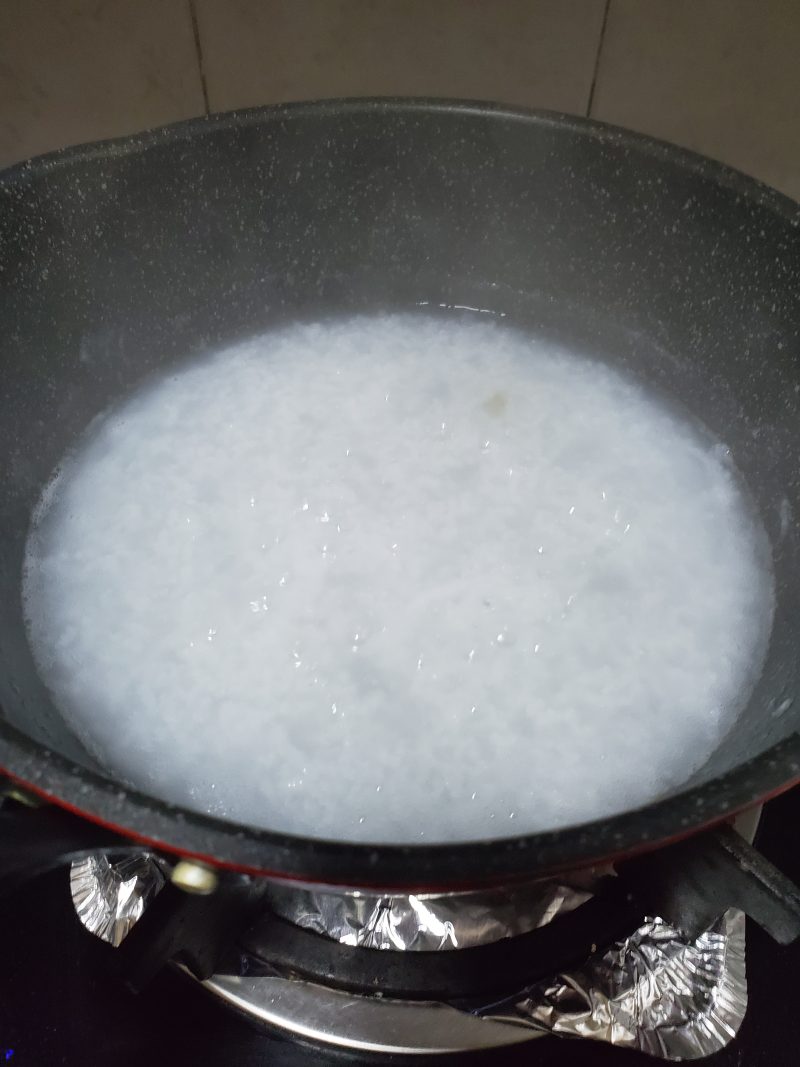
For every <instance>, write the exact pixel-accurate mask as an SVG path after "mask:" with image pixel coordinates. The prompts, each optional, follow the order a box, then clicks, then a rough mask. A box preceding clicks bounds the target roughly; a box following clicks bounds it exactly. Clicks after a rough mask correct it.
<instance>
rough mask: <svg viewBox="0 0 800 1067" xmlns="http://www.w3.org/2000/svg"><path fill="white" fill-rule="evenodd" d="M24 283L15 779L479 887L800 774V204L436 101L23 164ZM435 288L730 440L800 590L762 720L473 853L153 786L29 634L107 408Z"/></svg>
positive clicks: (653, 835)
mask: <svg viewBox="0 0 800 1067" xmlns="http://www.w3.org/2000/svg"><path fill="white" fill-rule="evenodd" d="M0 290H1V291H2V302H1V303H0V338H1V339H2V340H0V361H2V362H1V365H2V398H1V399H0V452H1V453H2V455H3V456H4V458H5V462H4V468H5V469H4V476H3V480H2V487H1V488H0V768H2V769H3V770H4V772H5V774H6V776H7V778H8V780H9V781H11V782H13V783H15V784H16V785H17V786H23V787H24V788H25V789H27V790H28V793H29V795H30V794H33V795H38V796H39V797H42V798H46V799H47V800H49V801H52V802H53V803H54V804H55V805H57V806H60V807H62V808H66V809H69V810H70V811H72V812H73V813H78V814H79V815H80V816H82V817H83V818H85V819H86V820H89V821H90V822H91V823H93V824H95V825H99V826H101V827H105V828H107V830H108V831H109V832H110V835H111V837H112V838H113V839H114V840H115V841H120V840H123V841H127V842H136V843H139V844H141V843H146V844H147V845H148V846H151V847H155V848H157V849H159V850H160V851H161V852H163V853H166V854H170V853H171V854H177V855H184V856H192V857H199V858H202V859H203V860H205V861H206V862H207V863H209V864H211V865H214V866H217V867H228V868H233V869H234V870H237V871H243V872H249V873H255V874H266V875H269V876H271V877H273V878H281V879H293V880H298V881H302V882H305V883H309V882H324V883H327V884H330V885H340V886H351V887H352V886H356V887H357V886H379V887H380V886H384V887H387V886H391V887H396V888H405V889H408V890H411V889H419V888H425V889H428V890H432V889H440V890H454V889H460V888H466V887H474V886H481V885H486V884H500V883H508V882H510V881H514V880H516V879H521V878H525V879H530V878H534V877H539V876H543V877H544V876H546V875H552V874H553V873H554V872H556V871H558V870H563V869H570V870H574V869H576V868H580V867H583V866H587V865H592V864H596V863H598V862H600V861H604V860H607V859H609V858H611V857H615V856H620V855H630V854H631V853H634V852H637V851H640V850H643V849H652V848H654V847H656V846H660V845H663V844H665V843H666V842H668V841H673V840H675V839H677V838H680V837H684V836H687V835H691V834H694V833H696V832H698V831H699V830H701V829H703V828H707V827H709V826H711V825H713V824H715V823H719V822H721V821H724V820H726V819H729V818H730V817H731V816H732V815H733V814H734V813H735V812H737V811H740V810H742V809H745V808H747V807H749V806H751V805H754V804H756V803H758V802H760V801H762V800H764V799H765V798H767V797H769V796H771V795H774V794H775V793H778V792H780V791H781V790H784V789H787V788H789V787H790V786H791V785H792V784H794V782H795V781H797V780H798V778H799V777H800V737H798V734H797V727H798V722H799V721H800V701H798V700H797V694H798V656H797V647H798V619H800V568H799V567H798V525H797V519H796V516H797V515H798V513H800V208H798V205H797V204H795V203H794V202H792V201H790V200H788V199H787V198H786V197H783V196H781V195H780V194H778V193H777V192H774V191H772V190H770V189H768V188H766V187H765V186H763V185H760V184H759V183H758V182H756V181H754V180H752V179H750V178H747V177H745V176H744V175H742V174H739V173H737V172H735V171H733V170H730V169H729V168H727V167H725V166H722V165H721V164H718V163H714V162H712V161H710V160H707V159H703V158H701V157H700V156H697V155H694V154H692V153H690V152H686V151H683V150H681V149H678V148H675V147H673V146H670V145H666V144H662V143H660V142H657V141H654V140H652V139H649V138H646V137H641V136H638V135H635V134H633V133H629V132H626V131H622V130H619V129H615V128H613V127H609V126H605V125H602V124H599V123H596V122H591V121H587V120H584V119H578V118H572V117H568V116H562V115H554V114H547V113H536V112H525V111H520V110H512V109H508V108H504V107H499V106H493V105H488V104H471V103H454V102H446V101H425V100H350V101H324V102H320V103H312V104H293V105H282V106H278V107H272V108H264V109H257V110H253V111H244V112H238V113H233V114H229V115H219V116H213V117H211V118H207V119H205V118H204V119H200V120H196V121H191V122H186V123H180V124H178V125H175V126H171V127H168V128H166V129H163V130H157V131H154V132H152V133H147V134H144V135H141V136H134V137H129V138H124V139H122V140H118V141H111V142H107V143H104V144H100V145H94V146H88V147H80V148H75V149H68V150H65V151H61V152H57V153H55V154H52V155H50V156H46V157H43V158H40V159H37V160H33V161H32V162H29V163H24V164H21V165H19V166H16V167H13V168H11V169H10V170H8V171H6V172H4V173H3V174H1V175H0ZM425 303H434V304H441V305H452V306H456V307H462V308H475V309H488V310H491V311H493V312H495V313H505V314H506V315H507V316H508V318H509V320H510V321H514V322H515V323H516V324H521V325H523V326H524V327H527V328H530V329H532V330H535V331H537V332H539V333H542V334H546V335H548V336H552V337H553V338H554V339H556V340H558V341H560V342H562V343H565V344H568V345H573V346H575V347H578V348H585V349H587V350H590V351H592V352H594V353H596V354H597V355H599V356H601V357H603V358H606V359H608V360H609V361H610V362H614V363H616V364H618V365H620V366H622V367H624V368H625V369H626V370H628V371H630V372H633V373H635V374H636V375H637V376H638V377H639V378H640V379H642V380H643V381H645V382H646V383H648V384H649V385H651V386H652V387H653V388H654V389H656V390H658V391H661V392H663V393H665V394H667V395H669V396H672V397H674V398H675V399H676V400H678V401H679V402H680V403H681V404H682V405H684V406H685V407H686V408H688V410H689V411H690V412H691V413H693V414H694V415H696V416H697V417H698V418H699V419H700V420H701V421H702V422H703V423H704V424H705V425H706V426H707V427H708V428H709V430H710V431H711V432H712V433H714V434H716V435H718V436H719V437H720V438H721V439H723V440H724V441H725V442H726V444H727V445H728V446H729V447H730V449H731V451H732V454H733V458H734V461H735V463H736V465H737V467H738V469H739V470H740V472H741V474H742V477H743V479H744V481H745V483H746V484H747V486H748V488H749V491H750V493H751V494H752V497H753V500H754V501H755V504H756V506H757V508H758V510H759V513H760V517H761V520H762V523H763V526H764V528H765V530H766V531H767V534H768V536H769V539H770V543H771V547H772V558H773V567H774V575H775V587H776V608H775V621H774V627H773V631H772V635H771V639H770V644H769V649H768V652H767V655H766V659H765V662H764V666H763V670H762V672H761V675H760V678H759V680H758V682H757V684H756V686H755V689H754V691H753V693H752V696H751V698H750V700H749V702H748V703H747V706H746V708H745V709H744V710H743V711H742V713H741V715H740V717H739V719H738V721H737V722H736V724H735V727H734V728H733V729H732V730H731V731H730V733H729V735H728V736H726V738H725V740H724V741H723V743H722V744H721V745H720V747H719V748H718V750H717V751H716V752H715V753H714V754H713V756H712V757H711V759H710V760H709V761H708V763H707V764H706V765H705V766H704V767H703V768H702V769H701V770H700V771H699V772H698V773H697V774H696V775H695V777H694V778H693V779H692V780H691V781H690V782H689V783H687V784H686V786H685V787H683V788H682V789H681V790H680V791H679V792H677V793H675V794H674V795H670V796H667V797H664V798H662V799H660V800H658V801H656V802H655V803H652V804H649V805H647V806H646V807H643V808H641V809H639V810H635V811H627V812H624V813H623V814H620V815H617V816H614V817H613V818H608V819H604V820H602V821H599V822H593V823H587V824H584V825H579V826H572V827H567V828H565V829H560V830H557V831H553V832H550V833H539V834H533V835H527V836H522V837H504V838H502V839H498V840H492V841H479V842H474V843H467V844H457V845H409V846H405V845H402V846H401V845H384V844H382V843H380V842H375V843H373V844H343V843H341V842H336V841H323V840H315V839H310V838H299V837H292V836H289V835H286V834H281V833H273V832H269V831H264V830H258V829H254V828H252V827H249V826H244V825H235V824H233V823H231V822H226V821H223V820H220V819H217V818H212V817H210V816H204V815H198V814H196V813H192V812H190V811H186V810H182V809H180V808H178V807H175V806H172V805H169V804H165V803H163V802H161V801H159V800H158V799H156V798H154V797H151V796H146V795H144V794H142V793H138V792H136V791H134V790H131V789H129V788H127V787H126V786H125V785H123V784H122V783H120V782H119V781H117V780H115V779H114V778H113V776H111V775H109V774H108V773H106V772H105V771H104V769H103V768H102V767H100V766H98V765H97V764H96V763H95V762H94V761H93V760H92V758H91V757H90V756H89V754H88V753H87V752H86V751H85V750H84V749H83V748H82V746H81V745H80V744H79V742H78V741H77V739H76V738H75V736H74V735H73V734H72V732H71V731H70V729H69V727H68V726H67V725H66V723H65V722H64V721H63V719H62V717H61V714H60V713H59V710H58V708H57V707H56V706H55V704H54V703H53V701H52V699H51V697H50V695H49V694H48V692H47V690H46V689H45V687H44V684H43V682H42V680H41V679H40V677H39V675H38V673H37V670H36V668H35V665H34V662H33V659H32V656H31V652H30V649H29V647H28V642H27V637H26V630H25V625H24V619H23V610H22V603H21V598H20V587H21V573H22V563H23V556H24V548H25V542H26V537H27V534H28V530H29V526H30V522H31V515H32V512H33V509H34V508H35V506H36V503H37V501H38V499H39V496H40V494H41V492H42V488H43V486H44V485H45V484H46V483H47V481H48V480H49V478H50V476H51V473H52V471H53V469H54V467H55V466H56V465H57V464H58V462H59V461H60V459H61V457H62V456H63V454H64V453H65V452H66V451H67V450H68V449H69V448H70V446H71V445H73V444H74V442H75V441H76V440H77V438H78V436H79V435H80V434H81V433H82V431H83V430H84V429H85V427H86V426H87V425H88V423H89V422H90V421H91V420H92V419H93V418H94V417H95V416H96V415H97V414H98V413H100V412H102V411H104V410H105V409H106V408H108V407H109V405H112V404H115V403H118V402H119V401H120V400H122V399H123V398H124V397H125V396H127V395H128V394H129V393H130V392H132V391H133V390H135V389H136V388H137V386H138V385H140V384H141V383H142V382H143V380H144V379H145V378H147V377H148V376H149V375H152V374H153V373H155V372H158V371H163V370H164V368H166V367H169V366H170V365H172V364H178V363H180V362H182V361H184V360H186V359H187V358H189V357H191V356H192V355H193V354H197V353H200V352H202V351H204V350H206V349H208V348H209V347H213V346H215V345H222V344H229V343H232V342H234V341H235V340H237V339H239V338H242V337H244V336H246V335H248V334H252V333H255V332H257V331H260V330H264V329H267V328H270V327H273V326H276V325H278V324H281V323H285V322H288V321H291V320H293V319H296V318H298V317H309V316H318V315H321V314H326V313H328V312H331V311H346V312H356V311H369V310H377V309H381V310H386V309H401V308H410V307H413V306H415V305H419V304H425ZM135 710H136V709H135V708H132V709H131V714H135ZM564 787H565V788H569V783H568V782H565V783H564ZM98 834H99V837H98V840H102V838H103V833H102V832H101V831H98Z"/></svg>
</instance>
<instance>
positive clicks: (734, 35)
mask: <svg viewBox="0 0 800 1067" xmlns="http://www.w3.org/2000/svg"><path fill="white" fill-rule="evenodd" d="M592 114H593V115H594V116H595V117H596V118H601V119H605V120H606V121H608V122H614V123H618V124H619V125H621V126H629V127H631V128H632V129H636V130H640V131H642V132H644V133H650V134H654V135H655V136H657V137H663V138H664V139H666V140H669V141H675V142H676V143H678V144H681V145H685V146H686V147H687V148H693V149H695V150H696V151H698V152H703V153H705V154H706V155H709V156H713V157H715V158H717V159H721V160H724V161H725V162H726V163H730V164H731V165H733V166H735V167H738V168H739V169H740V170H744V171H746V172H747V173H749V174H753V175H754V176H755V177H757V178H760V179H761V180H762V181H765V182H767V183H769V184H770V185H774V186H775V187H776V188H778V189H781V190H782V191H783V192H786V193H788V194H789V195H790V196H794V197H795V198H797V199H800V2H798V0H611V6H610V9H609V16H608V23H607V26H606V32H605V37H604V41H603V48H602V51H601V54H600V64H599V68H598V76H597V86H596V90H595V96H594V106H593V109H592Z"/></svg>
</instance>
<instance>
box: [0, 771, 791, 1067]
mask: <svg viewBox="0 0 800 1067" xmlns="http://www.w3.org/2000/svg"><path fill="white" fill-rule="evenodd" d="M798 826H800V789H797V790H794V791H793V792H792V793H789V794H787V795H785V796H783V797H779V798H777V799H776V800H774V801H772V802H771V803H770V804H769V805H768V806H767V807H766V809H765V811H764V816H763V819H762V825H761V829H760V831H759V836H758V839H757V844H758V846H759V848H760V849H761V851H762V852H763V853H764V854H765V855H766V856H767V857H768V858H769V859H771V860H772V861H773V863H775V864H776V865H777V866H779V867H780V868H781V869H782V870H783V871H784V872H785V873H786V874H787V875H788V876H789V877H790V878H792V879H794V880H795V881H798V882H800V839H799V838H798V832H797V828H798ZM747 940H748V943H747V970H748V986H749V1008H748V1013H747V1017H746V1019H745V1021H744V1024H743V1026H742V1029H741V1031H740V1033H739V1036H738V1038H737V1039H736V1040H735V1041H734V1042H733V1043H732V1044H731V1045H729V1046H728V1048H727V1049H725V1050H724V1051H723V1052H721V1053H718V1054H717V1055H716V1056H713V1057H710V1058H708V1059H707V1060H705V1061H700V1062H703V1063H706V1064H708V1065H709V1067H734V1065H735V1067H760V1065H762V1064H763V1065H764V1067H795V1065H796V1064H797V1063H798V1062H799V1061H800V1009H799V1008H798V997H797V993H796V989H797V984H798V981H799V980H800V942H798V943H797V944H795V945H792V946H790V947H788V948H783V947H781V946H780V945H777V944H775V943H774V942H773V941H771V940H770V939H769V938H768V937H766V935H764V934H763V933H762V932H761V931H760V930H759V929H758V928H757V927H755V926H754V925H753V924H752V923H750V922H749V921H748V930H747ZM112 951H113V950H111V949H109V948H108V946H106V945H104V944H103V943H102V942H100V941H98V940H96V939H95V938H93V937H91V936H90V935H88V934H87V933H86V931H85V930H84V929H83V928H82V927H81V925H80V923H79V922H78V919H77V917H76V916H75V913H74V910H73V907H72V903H71V900H70V895H69V889H68V878H67V872H66V871H59V872H56V873H54V874H50V875H47V876H45V877H43V878H40V879H38V880H37V881H35V882H33V883H32V884H30V885H29V886H27V887H26V888H25V889H23V890H22V891H20V892H19V893H17V894H16V896H14V897H12V898H9V899H8V900H6V901H4V902H3V906H2V912H0V954H1V956H0V960H1V961H2V966H0V1064H5V1063H9V1064H11V1065H12V1067H23V1065H26V1067H27V1065H36V1067H40V1065H41V1067H51V1065H53V1067H55V1065H57V1064H64V1065H68V1067H73V1065H74V1067H78V1065H80V1067H100V1065H102V1067H130V1065H133V1064H137V1065H142V1064H150V1063H153V1064H161V1063H170V1064H174V1065H176V1067H182V1065H183V1064H186V1065H191V1067H256V1065H258V1067H265V1065H268V1067H289V1065H291V1067H309V1065H328V1064H360V1063H369V1064H378V1065H380V1064H384V1065H388V1064H392V1065H395V1064H398V1063H400V1062H402V1063H409V1064H416V1065H417V1067H422V1065H424V1064H427V1063H433V1062H435V1063H436V1064H437V1065H438V1064H449V1063H464V1064H475V1065H478V1064H488V1063H492V1064H493V1065H497V1064H498V1063H502V1064H506V1063H507V1064H509V1065H512V1067H513V1065H516V1064H519V1065H522V1064H525V1065H530V1067H562V1065H563V1067H567V1065H568V1067H596V1065H597V1067H600V1065H614V1064H620V1065H622V1067H625V1065H627V1067H645V1065H649V1067H654V1065H655V1064H656V1063H657V1062H659V1061H656V1060H652V1059H650V1058H648V1057H644V1056H640V1055H638V1054H636V1053H631V1052H627V1051H623V1050H616V1049H612V1048H610V1047H607V1046H604V1045H595V1044H591V1043H589V1042H583V1041H572V1042H566V1041H564V1040H559V1039H557V1038H551V1037H546V1038H541V1039H538V1040H536V1041H535V1042H533V1043H530V1044H527V1045H524V1046H521V1047H518V1048H516V1049H515V1050H514V1051H509V1052H507V1053H505V1052H504V1053H498V1052H496V1051H495V1052H493V1053H490V1054H489V1055H488V1056H487V1055H485V1054H476V1055H469V1056H464V1055H461V1056H458V1057H439V1058H437V1059H436V1060H435V1061H433V1060H431V1059H427V1058H425V1057H418V1056H415V1057H402V1058H400V1057H396V1056H391V1057H388V1056H383V1057H374V1056H372V1057H363V1056H361V1057H358V1056H353V1055H352V1054H349V1053H340V1052H336V1051H332V1050H330V1049H324V1050H322V1049H318V1048H312V1047H310V1046H304V1045H300V1044H298V1043H297V1042H292V1041H289V1040H286V1039H285V1038H283V1037H281V1036H278V1035H277V1034H266V1033H264V1032H263V1031H258V1030H256V1029H254V1028H253V1027H252V1026H251V1024H250V1023H249V1022H247V1021H245V1020H243V1019H241V1018H239V1017H237V1016H235V1015H233V1014H231V1013H230V1012H229V1011H227V1010H226V1009H224V1008H223V1007H222V1006H221V1005H219V1004H217V1003H216V1002H215V1001H214V1000H213V999H212V998H211V997H210V996H209V995H207V994H204V993H203V992H202V991H201V990H198V989H197V987H196V985H195V984H194V983H193V982H192V981H191V980H190V979H188V978H184V977H183V976H182V975H180V974H179V973H177V972H174V971H171V970H165V971H164V972H162V974H161V975H160V976H159V977H158V978H156V979H155V980H154V981H153V983H152V984H151V985H150V986H149V987H148V988H147V989H146V990H145V992H143V993H141V994H139V995H138V996H136V995H134V994H132V993H129V992H128V991H127V990H126V989H125V988H123V987H122V986H121V985H119V984H118V983H117V982H116V981H115V980H114V979H113V978H111V977H110V975H109V972H108V962H109V955H108V954H109V953H110V952H112Z"/></svg>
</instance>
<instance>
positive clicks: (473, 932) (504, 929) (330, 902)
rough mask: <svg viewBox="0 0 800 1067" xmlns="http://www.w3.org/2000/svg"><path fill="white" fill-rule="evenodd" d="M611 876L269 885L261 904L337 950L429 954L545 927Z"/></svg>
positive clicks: (602, 871)
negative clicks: (486, 883) (333, 886)
mask: <svg viewBox="0 0 800 1067" xmlns="http://www.w3.org/2000/svg"><path fill="white" fill-rule="evenodd" d="M610 873H611V869H610V868H608V867H606V868H599V867H598V868H594V869H591V870H588V871H581V872H576V873H575V874H574V876H571V877H570V878H569V879H563V880H560V881H540V882H534V883H531V884H529V885H524V886H515V887H513V888H506V889H492V890H481V891H480V892H472V893H420V894H416V895H415V894H408V895H406V894H395V895H385V894H384V895H379V894H373V893H364V892H356V891H350V892H349V893H342V892H341V891H333V890H327V889H297V888H295V887H293V886H283V885H278V884H277V883H276V884H274V885H273V886H271V887H270V890H269V892H268V899H269V903H270V906H271V907H272V909H273V911H275V912H277V914H278V915H280V916H282V917H283V918H284V919H288V920H289V922H293V923H295V924H296V925H297V926H302V927H305V928H306V929H308V930H314V931H315V932H316V933H318V934H322V935H324V936H325V937H330V938H331V939H333V940H334V941H339V942H340V943H341V944H343V945H356V946H362V947H364V948H380V949H393V950H395V951H405V952H409V951H417V952H433V951H438V950H440V949H456V948H473V947H474V946H476V945H484V944H487V943H488V942H491V941H500V940H501V939H502V938H504V937H515V936H516V935H517V934H524V933H528V931H530V930H536V929H538V928H539V927H540V926H546V925H547V923H549V922H551V921H552V920H553V919H554V918H555V917H556V916H557V915H561V914H563V913H565V912H568V911H572V910H573V909H574V908H577V907H578V906H579V905H581V904H583V903H584V902H585V901H587V900H588V899H589V898H590V897H591V896H592V891H593V889H594V887H595V886H596V885H597V883H598V881H599V880H600V878H602V877H603V876H607V875H609V874H610Z"/></svg>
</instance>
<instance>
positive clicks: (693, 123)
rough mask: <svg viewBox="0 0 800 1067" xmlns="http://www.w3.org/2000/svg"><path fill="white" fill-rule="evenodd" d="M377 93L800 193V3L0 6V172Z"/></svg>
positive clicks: (286, 0)
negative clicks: (697, 162) (598, 135)
mask: <svg viewBox="0 0 800 1067" xmlns="http://www.w3.org/2000/svg"><path fill="white" fill-rule="evenodd" d="M384 94H413V95H434V96H436V95H438V96H457V97H472V98H482V99H494V100H501V101H506V102H509V103H516V104H524V105H527V106H531V107H547V108H555V109H558V110H563V111H571V112H576V113H579V114H587V113H591V114H592V115H593V116H594V117H596V118H601V119H605V120H607V121H609V122H615V123H619V124H621V125H625V126H630V127H633V128H635V129H638V130H643V131H645V132H648V133H653V134H656V135H657V136H659V137H664V138H666V139H668V140H673V141H676V142H678V143H680V144H684V145H687V146H689V147H691V148H695V149H697V150H699V151H702V152H706V153H707V154H709V155H712V156H716V157H718V158H720V159H724V160H725V161H727V162H729V163H732V164H734V165H735V166H738V167H740V168H741V169H743V170H746V171H749V172H750V173H752V174H755V175H756V176H757V177H760V178H762V179H763V180H764V181H767V182H769V183H771V184H773V185H775V186H777V187H778V188H780V189H782V190H784V191H785V192H787V193H789V194H790V195H793V196H795V197H797V198H798V199H800V103H799V100H798V98H800V0H0V165H3V164H6V163H11V162H14V161H16V160H19V159H24V158H26V157H27V156H30V155H34V154H36V153H39V152H44V151H47V150H49V149H52V148H56V147H59V146H61V145H64V144H70V143H75V142H80V141H87V140H96V139H98V138H103V137H110V136H115V135H118V134H124V133H130V132H133V131H135V130H140V129H144V128H146V127H148V126H154V125H160V124H162V123H166V122H171V121H174V120H176V119H181V118H187V117H189V116H192V115H199V114H202V113H203V112H204V111H207V110H212V111H222V110H226V109H228V108H234V107H242V106H248V105H251V104H264V103H270V102H274V101H278V100H296V99H303V98H306V99H308V98H313V97H321V96H346V95H355V96H360V95H384Z"/></svg>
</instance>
